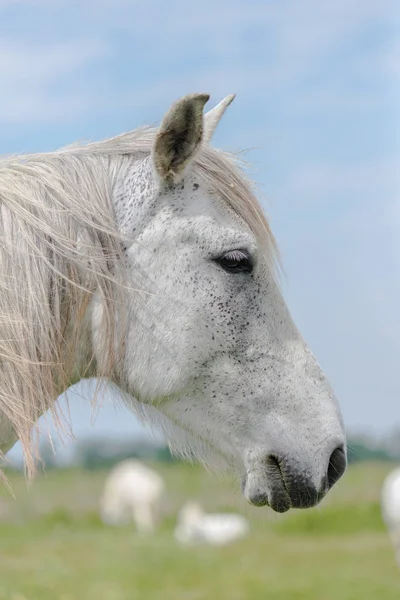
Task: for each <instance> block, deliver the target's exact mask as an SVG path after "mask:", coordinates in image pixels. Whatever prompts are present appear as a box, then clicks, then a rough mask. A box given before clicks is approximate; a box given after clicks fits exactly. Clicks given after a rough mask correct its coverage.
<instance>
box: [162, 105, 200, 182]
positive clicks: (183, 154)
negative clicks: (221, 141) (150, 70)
mask: <svg viewBox="0 0 400 600" xmlns="http://www.w3.org/2000/svg"><path fill="white" fill-rule="evenodd" d="M209 98H210V96H209V95H208V94H190V95H188V96H184V97H183V98H181V99H180V100H178V101H177V102H175V103H174V104H173V105H172V106H171V108H170V109H169V111H168V112H167V114H166V115H165V117H164V119H163V120H162V123H161V125H160V129H159V130H158V132H157V136H156V140H155V144H154V147H153V160H154V165H155V168H156V171H157V173H158V174H159V176H160V177H161V179H163V180H164V181H167V182H171V183H174V182H176V181H177V180H179V176H181V175H182V174H183V171H184V169H185V167H186V165H187V164H188V163H189V162H190V161H191V159H192V158H193V156H194V154H195V152H196V150H197V148H198V147H199V145H200V142H201V140H202V137H203V108H204V105H205V103H206V102H208V100H209Z"/></svg>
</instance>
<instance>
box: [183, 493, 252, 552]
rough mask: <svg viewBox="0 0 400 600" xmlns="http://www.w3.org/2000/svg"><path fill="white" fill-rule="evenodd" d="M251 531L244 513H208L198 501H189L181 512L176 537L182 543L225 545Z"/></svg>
mask: <svg viewBox="0 0 400 600" xmlns="http://www.w3.org/2000/svg"><path fill="white" fill-rule="evenodd" d="M249 531H250V526H249V522H248V521H247V519H245V518H244V517H242V515H237V514H232V513H216V514H207V513H205V512H204V511H203V510H202V508H201V506H200V504H198V503H197V502H188V503H186V504H185V505H184V506H183V507H182V509H181V510H180V512H179V516H178V524H177V526H176V528H175V538H176V539H177V541H178V542H180V543H181V544H195V543H205V544H210V545H211V546H225V545H226V544H231V543H232V542H234V541H236V540H239V539H241V538H243V537H245V536H246V535H247V534H248V533H249Z"/></svg>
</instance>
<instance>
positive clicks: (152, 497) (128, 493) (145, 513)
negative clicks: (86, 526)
mask: <svg viewBox="0 0 400 600" xmlns="http://www.w3.org/2000/svg"><path fill="white" fill-rule="evenodd" d="M164 496H165V484H164V481H163V479H162V477H160V475H159V474H158V473H157V472H156V471H154V469H150V467H147V466H146V465H144V464H142V463H141V462H139V461H137V460H124V461H122V462H121V463H119V464H118V465H116V466H115V467H114V468H113V469H112V470H111V472H110V474H109V475H108V477H107V480H106V482H105V485H104V490H103V494H102V496H101V499H100V515H101V518H102V520H103V522H104V523H106V524H108V525H118V524H122V523H127V522H129V521H133V522H134V523H135V525H136V528H137V530H138V531H139V532H141V533H151V532H153V531H154V530H155V528H156V525H157V523H158V521H159V518H160V509H161V506H162V501H163V499H164Z"/></svg>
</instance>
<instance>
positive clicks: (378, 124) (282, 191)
mask: <svg viewBox="0 0 400 600" xmlns="http://www.w3.org/2000/svg"><path fill="white" fill-rule="evenodd" d="M399 33H400V4H399V3H398V1H397V0H385V1H382V0H365V1H363V2H360V1H359V0H335V2H320V0H302V1H301V2H299V1H298V0H280V1H279V2H277V1H270V0H258V1H257V0H246V2H243V0H229V1H228V0H220V1H219V2H216V1H215V0H203V2H189V1H187V0H186V1H183V0H175V1H174V2H165V0H142V1H139V0H136V1H135V0H79V1H75V0H66V1H64V0H51V1H50V0H42V1H41V0H25V1H18V0H14V1H13V0H0V90H1V94H0V153H2V154H10V153H22V152H34V151H48V150H52V149H56V148H58V147H60V146H62V145H66V144H68V143H71V142H73V141H75V140H78V139H88V140H89V139H90V140H99V139H103V138H106V137H109V136H112V135H116V134H119V133H122V132H124V131H129V130H132V129H134V128H136V127H138V126H140V125H143V124H155V123H158V122H159V121H160V120H161V118H162V116H163V114H164V113H165V112H166V111H167V110H168V108H169V105H170V104H171V102H172V101H174V100H175V99H177V98H179V97H180V96H181V95H184V94H186V93H191V92H206V93H209V94H210V95H211V100H210V104H209V105H210V106H212V105H213V103H217V102H218V101H219V100H220V99H221V98H223V97H224V96H226V95H228V94H230V93H236V94H237V97H236V99H235V101H234V103H233V104H232V105H231V106H230V107H229V110H228V111H227V113H226V115H225V117H224V119H223V121H222V122H221V123H220V125H219V127H218V130H217V132H216V134H215V136H214V140H213V142H214V145H215V146H217V147H222V148H224V149H228V150H234V151H236V150H246V151H247V152H246V158H247V160H248V161H249V162H250V163H251V168H250V174H251V176H252V178H253V179H254V180H255V181H256V182H257V184H258V185H259V190H260V200H261V202H262V204H263V207H264V208H265V210H266V212H267V213H268V215H269V218H270V221H271V226H272V229H273V231H274V233H275V235H276V237H277V239H278V242H279V246H280V250H281V254H282V257H283V263H284V268H285V277H284V279H283V289H284V294H285V297H286V299H287V301H288V304H289V307H290V309H291V312H292V314H293V316H294V318H295V321H296V323H297V325H298V327H299V329H300V330H301V332H302V333H303V335H304V337H305V338H306V340H307V342H308V343H309V345H310V347H311V349H312V350H313V351H314V353H315V354H316V355H317V357H318V359H319V362H320V363H321V365H322V367H323V368H324V370H325V371H326V373H327V374H328V376H329V378H330V380H331V382H332V384H333V387H334V389H335V392H336V395H337V396H338V399H339V402H340V404H341V408H342V411H343V415H344V419H345V422H346V425H347V428H348V429H349V430H350V431H367V432H372V433H376V434H380V435H382V434H384V433H386V432H388V431H390V430H391V429H392V428H393V427H395V426H400V375H399V370H398V368H399V356H400V319H399V318H398V309H399V305H400V304H399V300H400V260H399V258H400V175H399V168H398V165H399V156H400V136H399V133H400V121H399V98H400V95H399V92H400V36H399ZM83 394H84V395H85V394H87V389H86V391H85V389H84V390H83ZM81 395H82V392H81V394H78V395H77V394H75V395H73V394H71V414H72V421H73V425H74V429H75V432H76V434H77V437H78V439H80V438H82V437H84V436H86V435H96V434H97V435H108V436H110V437H112V436H119V435H122V434H123V435H127V436H129V435H131V434H132V435H136V434H137V433H138V432H139V431H140V428H139V427H138V425H137V423H136V419H135V417H134V415H130V414H128V413H127V411H125V410H123V409H120V410H118V411H116V410H115V409H114V407H113V406H112V403H111V402H110V403H109V405H107V404H106V406H105V407H104V408H103V409H102V410H101V411H100V413H99V415H98V418H97V421H96V423H95V424H94V425H93V424H92V423H91V419H90V407H89V404H88V403H87V401H84V400H83V399H82V397H81ZM131 432H132V433H131ZM13 452H14V453H18V452H19V449H18V447H17V448H16V449H15V450H14V451H13Z"/></svg>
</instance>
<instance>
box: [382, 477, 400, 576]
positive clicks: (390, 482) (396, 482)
mask: <svg viewBox="0 0 400 600" xmlns="http://www.w3.org/2000/svg"><path fill="white" fill-rule="evenodd" d="M381 505H382V516H383V520H384V521H385V523H386V527H387V529H388V532H389V536H390V539H391V541H392V544H393V547H394V550H395V554H396V560H397V563H398V565H399V567H400V467H399V468H397V469H395V470H394V471H392V472H391V473H389V475H388V476H387V477H386V479H385V481H384V482H383V486H382V493H381Z"/></svg>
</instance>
